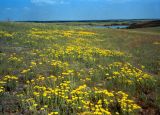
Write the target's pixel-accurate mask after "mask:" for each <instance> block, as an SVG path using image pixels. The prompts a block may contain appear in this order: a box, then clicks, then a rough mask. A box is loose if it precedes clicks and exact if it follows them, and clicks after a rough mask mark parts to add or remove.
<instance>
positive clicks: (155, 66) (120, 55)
mask: <svg viewBox="0 0 160 115" xmlns="http://www.w3.org/2000/svg"><path fill="white" fill-rule="evenodd" d="M73 25H74V24H73V22H72V23H70V24H65V23H61V24H55V23H31V22H1V23H0V114H6V115H9V114H14V115H20V114H24V115H139V114H140V115H158V114H160V27H151V28H138V29H110V28H86V27H83V26H75V25H74V26H73Z"/></svg>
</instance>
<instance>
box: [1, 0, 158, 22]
mask: <svg viewBox="0 0 160 115" xmlns="http://www.w3.org/2000/svg"><path fill="white" fill-rule="evenodd" d="M133 18H134V19H140V18H141V19H142V18H143V19H144V18H150V19H153V18H160V0H0V20H1V21H5V20H7V19H10V20H42V21H44V20H105V19H133Z"/></svg>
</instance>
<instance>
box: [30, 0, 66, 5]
mask: <svg viewBox="0 0 160 115" xmlns="http://www.w3.org/2000/svg"><path fill="white" fill-rule="evenodd" d="M31 2H32V3H34V4H64V3H66V0H31Z"/></svg>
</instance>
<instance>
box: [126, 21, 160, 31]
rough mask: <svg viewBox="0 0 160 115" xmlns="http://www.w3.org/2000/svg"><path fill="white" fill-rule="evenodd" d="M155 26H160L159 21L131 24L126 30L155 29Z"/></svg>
mask: <svg viewBox="0 0 160 115" xmlns="http://www.w3.org/2000/svg"><path fill="white" fill-rule="evenodd" d="M157 26H160V20H154V21H147V22H139V23H132V24H131V25H130V26H129V27H128V28H129V29H134V28H146V27H157Z"/></svg>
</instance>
